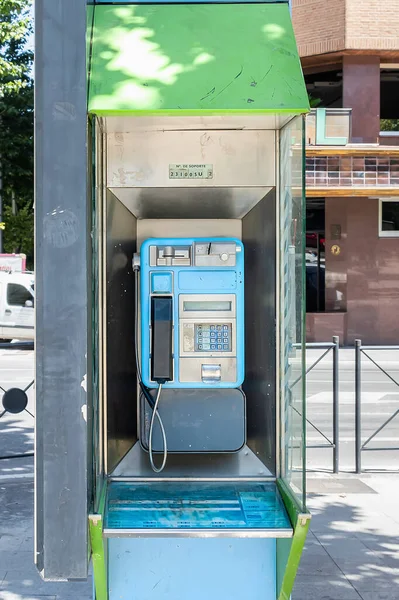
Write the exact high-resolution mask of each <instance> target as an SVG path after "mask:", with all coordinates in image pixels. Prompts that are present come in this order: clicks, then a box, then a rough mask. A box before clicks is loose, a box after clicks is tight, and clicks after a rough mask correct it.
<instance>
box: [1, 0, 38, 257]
mask: <svg viewBox="0 0 399 600" xmlns="http://www.w3.org/2000/svg"><path fill="white" fill-rule="evenodd" d="M30 8H31V0H0V169H1V173H2V190H0V192H1V194H2V198H3V215H2V220H3V221H4V222H5V227H6V228H5V231H4V250H5V251H6V252H24V253H25V254H27V256H28V258H29V259H30V262H31V260H32V258H33V80H32V77H31V68H32V62H33V53H32V51H31V50H30V49H29V47H28V39H29V36H30V34H31V32H32V23H31V15H30ZM13 200H14V202H13Z"/></svg>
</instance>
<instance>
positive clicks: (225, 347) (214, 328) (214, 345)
mask: <svg viewBox="0 0 399 600" xmlns="http://www.w3.org/2000/svg"><path fill="white" fill-rule="evenodd" d="M195 351H196V352H231V323H201V324H196V325H195Z"/></svg>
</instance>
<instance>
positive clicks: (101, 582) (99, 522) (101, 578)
mask: <svg viewBox="0 0 399 600" xmlns="http://www.w3.org/2000/svg"><path fill="white" fill-rule="evenodd" d="M89 532H90V541H91V549H92V563H93V579H94V589H95V594H96V596H95V597H96V600H108V581H107V579H108V578H107V564H106V557H105V542H104V539H103V517H102V515H101V514H95V515H94V514H93V515H89Z"/></svg>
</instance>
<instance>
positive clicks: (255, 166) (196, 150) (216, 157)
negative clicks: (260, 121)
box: [107, 130, 275, 189]
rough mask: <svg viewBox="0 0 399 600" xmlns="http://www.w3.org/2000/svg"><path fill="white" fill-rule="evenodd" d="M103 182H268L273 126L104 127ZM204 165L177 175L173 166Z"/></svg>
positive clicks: (272, 177) (207, 184) (141, 184)
mask: <svg viewBox="0 0 399 600" xmlns="http://www.w3.org/2000/svg"><path fill="white" fill-rule="evenodd" d="M107 143H108V166H107V185H108V187H169V186H170V185H173V186H174V187H183V188H184V189H186V188H187V187H218V186H228V187H230V188H232V187H236V186H247V187H253V186H263V187H264V186H273V185H274V184H275V132H274V131H266V130H265V131H255V130H251V131H246V130H220V131H218V130H210V131H206V130H204V131H191V130H185V131H150V132H142V131H133V132H132V133H124V132H119V133H110V134H108V135H107ZM182 165H194V166H198V167H199V169H198V171H200V170H201V169H200V167H206V168H205V169H203V170H204V173H202V174H201V175H200V174H199V173H198V174H197V176H195V177H192V178H185V177H181V178H179V177H178V176H177V174H176V169H174V167H178V166H182Z"/></svg>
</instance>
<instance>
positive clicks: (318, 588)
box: [292, 474, 399, 600]
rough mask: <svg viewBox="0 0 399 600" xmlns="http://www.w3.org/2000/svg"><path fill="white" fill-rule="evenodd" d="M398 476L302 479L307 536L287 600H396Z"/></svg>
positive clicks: (398, 594) (398, 585) (398, 573)
mask: <svg viewBox="0 0 399 600" xmlns="http://www.w3.org/2000/svg"><path fill="white" fill-rule="evenodd" d="M398 498H399V475H396V474H373V475H362V476H355V475H342V474H341V475H336V476H332V475H331V476H325V475H323V476H320V477H316V476H315V475H312V477H311V478H310V477H309V478H308V508H309V510H310V511H311V513H312V522H311V532H310V535H309V536H308V541H307V544H306V549H305V552H304V555H303V559H302V562H301V565H300V570H299V575H298V577H297V581H296V584H295V588H294V593H293V597H292V600H398V599H399V510H398V509H399V500H398Z"/></svg>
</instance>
